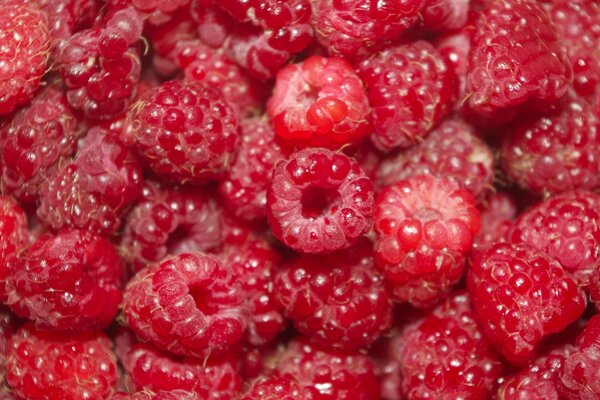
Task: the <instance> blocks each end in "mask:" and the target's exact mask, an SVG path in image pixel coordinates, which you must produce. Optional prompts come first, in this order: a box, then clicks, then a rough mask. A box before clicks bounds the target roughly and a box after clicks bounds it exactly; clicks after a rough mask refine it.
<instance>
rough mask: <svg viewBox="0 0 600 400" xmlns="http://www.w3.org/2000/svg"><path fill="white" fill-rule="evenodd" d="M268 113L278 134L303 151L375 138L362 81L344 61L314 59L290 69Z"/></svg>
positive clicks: (277, 85)
mask: <svg viewBox="0 0 600 400" xmlns="http://www.w3.org/2000/svg"><path fill="white" fill-rule="evenodd" d="M267 112H268V113H269V117H271V119H272V120H273V126H274V128H275V133H276V134H277V135H278V136H280V137H281V138H283V139H284V140H287V141H289V142H291V143H294V144H297V145H298V146H300V147H319V146H321V147H329V148H332V149H337V148H340V147H342V146H343V145H345V144H348V143H356V142H358V141H360V140H361V139H362V138H364V137H365V136H366V135H368V134H369V133H371V125H370V123H369V120H368V116H369V112H370V109H369V102H368V100H367V96H366V95H365V90H364V88H363V85H362V82H361V81H360V78H359V77H358V76H357V75H356V73H355V72H354V70H353V68H352V66H351V65H350V64H349V63H348V62H347V61H345V60H344V59H341V58H336V57H330V58H326V57H321V56H312V57H310V58H308V59H307V60H305V61H304V62H302V63H301V64H290V65H288V66H286V67H284V68H283V69H282V70H281V71H279V73H278V74H277V80H276V81H275V89H274V90H273V96H272V97H271V99H270V100H269V103H268V104H267Z"/></svg>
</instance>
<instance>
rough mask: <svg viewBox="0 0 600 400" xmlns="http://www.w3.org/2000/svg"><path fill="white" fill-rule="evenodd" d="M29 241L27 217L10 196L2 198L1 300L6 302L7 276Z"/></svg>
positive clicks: (0, 197)
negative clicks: (17, 256)
mask: <svg viewBox="0 0 600 400" xmlns="http://www.w3.org/2000/svg"><path fill="white" fill-rule="evenodd" d="M28 241H29V233H28V232H27V217H26V215H25V212H23V210H22V209H21V208H20V207H19V206H18V205H17V203H16V202H15V201H14V200H13V199H12V197H8V196H0V299H1V300H2V301H3V302H5V301H6V288H5V285H6V276H7V275H8V272H9V269H10V268H11V267H12V265H13V264H14V262H15V261H16V255H17V253H19V252H20V251H22V250H23V249H24V248H25V247H26V246H27V243H28Z"/></svg>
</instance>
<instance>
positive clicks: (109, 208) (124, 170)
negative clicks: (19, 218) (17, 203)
mask: <svg viewBox="0 0 600 400" xmlns="http://www.w3.org/2000/svg"><path fill="white" fill-rule="evenodd" d="M142 184H143V182H142V170H141V167H140V165H139V164H138V162H137V159H136V158H135V157H134V155H133V154H132V153H131V152H130V151H129V150H128V149H127V147H125V145H124V144H123V142H121V141H120V140H119V139H117V138H116V137H114V136H111V135H110V134H108V133H107V132H105V131H104V130H102V129H99V128H93V129H92V130H90V132H89V133H88V135H87V137H86V139H85V143H84V145H83V147H82V148H81V149H80V150H79V153H78V154H77V156H76V157H75V160H73V161H72V162H70V163H67V164H65V165H64V166H62V168H61V169H60V170H58V171H57V173H56V174H55V175H53V176H52V177H51V178H50V179H49V180H48V181H47V182H45V183H44V184H43V185H42V188H41V192H40V206H39V208H38V210H37V214H38V216H39V217H40V219H41V220H42V221H44V223H45V224H46V225H48V226H49V227H51V228H53V229H60V228H62V227H75V228H79V229H88V230H90V231H93V232H97V233H100V234H102V235H110V234H111V233H113V232H115V231H116V230H117V229H118V228H119V225H120V223H121V216H122V215H123V213H124V212H125V211H126V210H127V208H128V207H129V205H130V204H132V203H133V202H134V201H135V200H136V199H137V198H138V196H139V194H140V193H141V190H142Z"/></svg>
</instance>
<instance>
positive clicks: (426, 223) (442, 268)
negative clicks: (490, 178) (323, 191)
mask: <svg viewBox="0 0 600 400" xmlns="http://www.w3.org/2000/svg"><path fill="white" fill-rule="evenodd" d="M374 218H375V224H374V225H375V226H374V227H375V232H376V233H377V235H378V239H377V242H376V245H375V251H376V255H377V262H378V264H379V266H380V267H381V268H382V269H383V271H384V272H385V275H386V278H387V279H388V280H389V281H390V282H391V283H392V285H393V287H394V295H395V297H396V300H398V301H402V302H404V301H407V302H410V303H411V304H412V305H414V306H417V307H426V306H429V305H431V304H432V303H433V302H435V301H436V300H437V299H438V297H439V296H440V295H441V294H443V293H445V292H448V291H449V290H450V289H451V288H452V286H453V285H454V284H455V283H456V282H458V280H459V279H460V278H461V277H462V275H463V271H464V266H465V255H466V253H467V252H468V251H469V249H470V248H471V244H472V242H473V237H474V236H475V234H476V233H477V231H478V230H479V211H478V210H477V208H475V200H474V199H473V196H471V194H470V193H469V192H468V191H467V190H465V189H460V188H459V187H458V185H457V184H456V183H454V182H452V181H451V180H449V179H447V178H436V177H433V176H431V175H418V176H415V177H411V178H409V179H405V180H401V181H399V182H397V183H395V184H394V185H392V186H389V187H387V188H385V189H383V191H382V192H381V193H380V194H379V196H378V197H377V201H376V206H375V217H374Z"/></svg>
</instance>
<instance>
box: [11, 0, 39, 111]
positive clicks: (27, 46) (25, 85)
mask: <svg viewBox="0 0 600 400" xmlns="http://www.w3.org/2000/svg"><path fill="white" fill-rule="evenodd" d="M3 3H4V4H3V5H2V17H0V43H2V46H0V116H2V115H8V114H10V113H11V112H12V111H13V110H15V109H16V108H17V107H19V106H21V105H23V104H25V103H27V102H28V101H29V100H31V99H32V98H33V96H34V95H35V92H36V90H37V88H38V87H39V86H40V81H41V79H42V75H44V73H45V72H46V63H47V61H48V57H49V55H50V44H51V35H50V31H49V29H48V25H47V18H46V15H45V14H44V13H43V12H42V11H41V10H40V9H39V8H37V7H36V6H35V5H33V4H30V3H28V2H23V1H19V0H7V1H6V2H3Z"/></svg>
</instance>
